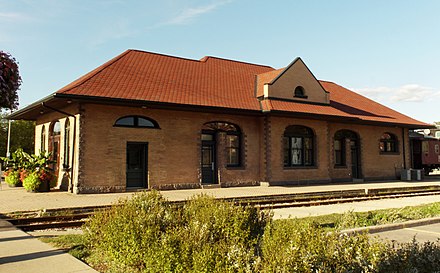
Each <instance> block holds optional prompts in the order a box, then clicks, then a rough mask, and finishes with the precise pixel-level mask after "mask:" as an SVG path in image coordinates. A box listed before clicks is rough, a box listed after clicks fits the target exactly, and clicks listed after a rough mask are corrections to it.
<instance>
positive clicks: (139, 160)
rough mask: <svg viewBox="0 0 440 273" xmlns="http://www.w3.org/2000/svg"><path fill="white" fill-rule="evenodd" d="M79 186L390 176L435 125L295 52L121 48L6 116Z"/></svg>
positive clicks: (62, 177) (66, 182)
mask: <svg viewBox="0 0 440 273" xmlns="http://www.w3.org/2000/svg"><path fill="white" fill-rule="evenodd" d="M9 118H10V119H25V120H35V121H36V131H35V151H36V153H38V152H40V151H50V152H52V153H53V155H54V159H56V160H57V164H56V168H55V169H56V170H55V171H56V173H57V174H58V184H59V187H60V188H61V189H63V190H68V191H71V192H74V193H96V192H123V191H127V190H130V189H138V188H146V189H152V188H155V189H184V188H199V187H204V186H221V187H229V186H245V185H260V184H265V185H299V184H301V185H302V184H308V185H310V184H313V183H320V184H322V183H332V182H344V181H358V182H360V181H368V180H379V179H396V178H397V177H398V176H399V175H400V171H401V170H402V169H406V168H409V167H410V166H411V154H410V144H409V143H410V142H409V137H408V136H409V130H410V129H421V128H430V127H432V126H431V125H429V124H426V123H423V122H420V121H417V120H414V119H412V118H410V117H407V116H405V115H403V114H401V113H398V112H396V111H394V110H392V109H389V108H387V107H385V106H383V105H381V104H379V103H377V102H375V101H372V100H370V99H368V98H365V97H363V96H361V95H359V94H357V93H355V92H353V91H350V90H348V89H347V88H344V87H342V86H340V85H338V84H336V83H333V82H328V81H319V80H317V79H316V78H315V76H314V75H313V74H312V72H311V71H310V70H309V69H308V67H307V66H306V64H305V63H304V62H303V61H302V60H301V59H300V58H297V59H295V60H293V61H292V62H291V63H290V64H289V65H287V66H286V67H284V68H281V69H274V68H272V67H270V66H265V65H258V64H251V63H245V62H241V61H234V60H227V59H222V58H217V57H204V58H202V59H200V60H192V59H185V58H180V57H174V56H167V55H162V54H156V53H150V52H145V51H139V50H127V51H125V52H124V53H122V54H120V55H119V56H117V57H115V58H113V59H112V60H110V61H108V62H106V63H105V64H103V65H101V66H100V67H98V68H96V69H95V70H93V71H91V72H89V73H87V74H85V75H84V76H82V77H81V78H79V79H77V80H75V81H74V82H72V83H70V84H69V85H67V86H65V87H63V88H61V89H60V90H58V91H56V92H55V93H53V94H51V95H49V96H47V97H45V98H43V99H41V100H40V101H37V102H35V103H33V104H31V105H29V106H27V107H25V108H22V109H20V110H18V111H16V112H15V113H13V114H12V115H11V116H10V117H9Z"/></svg>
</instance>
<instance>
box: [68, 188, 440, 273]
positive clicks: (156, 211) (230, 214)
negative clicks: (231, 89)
mask: <svg viewBox="0 0 440 273" xmlns="http://www.w3.org/2000/svg"><path fill="white" fill-rule="evenodd" d="M399 213H400V212H399V211H396V214H399ZM344 217H345V218H344V219H343V222H345V224H347V225H348V224H350V223H351V224H353V223H356V224H359V223H361V224H363V223H366V222H370V221H377V220H378V218H382V216H377V214H374V213H372V214H368V215H367V216H366V217H365V218H362V219H361V218H358V216H357V215H356V214H353V213H349V214H347V215H345V216H344ZM384 218H390V217H384ZM391 218H394V216H391ZM84 236H85V237H84V238H85V240H84V241H82V240H79V241H78V240H77V239H75V240H74V241H73V243H74V244H75V245H77V246H78V247H76V248H75V251H76V252H77V253H76V254H75V255H78V256H80V257H81V258H82V259H85V260H86V261H88V262H89V263H92V264H93V265H95V267H97V268H98V269H99V271H100V272H194V273H195V272H341V273H342V272H359V273H360V272H365V273H366V272H440V271H439V268H440V242H437V243H426V244H422V245H420V244H418V243H417V242H415V241H414V242H412V243H410V244H405V245H388V244H385V243H381V242H379V241H378V240H371V238H370V237H369V236H368V235H367V234H359V235H353V236H347V235H344V234H340V233H339V232H338V231H332V232H329V231H328V230H326V229H324V228H320V227H318V225H317V224H315V223H312V222H307V221H304V220H302V221H299V220H296V219H288V220H277V221H272V220H271V217H270V215H269V214H267V213H262V212H260V211H258V210H257V209H256V208H252V207H241V206H236V205H234V204H232V203H227V202H225V201H219V200H214V199H213V198H210V197H207V196H196V197H194V198H192V199H191V200H189V201H188V202H186V203H185V204H184V205H183V206H180V207H176V206H173V205H171V204H170V203H169V202H167V201H166V200H165V199H164V198H163V197H162V196H161V195H160V194H159V193H157V192H155V191H152V192H150V193H139V194H135V195H134V196H133V197H132V199H129V200H127V199H125V200H121V201H119V203H118V204H117V205H115V206H113V207H112V209H110V210H107V211H102V212H99V213H96V214H95V216H93V217H92V218H91V219H90V221H88V222H87V224H86V225H85V226H84ZM74 244H72V245H74ZM89 254H90V256H89Z"/></svg>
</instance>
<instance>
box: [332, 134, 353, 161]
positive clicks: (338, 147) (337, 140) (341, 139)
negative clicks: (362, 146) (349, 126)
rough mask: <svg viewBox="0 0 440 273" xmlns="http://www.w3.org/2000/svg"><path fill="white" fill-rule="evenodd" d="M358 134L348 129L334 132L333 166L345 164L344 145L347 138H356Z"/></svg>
mask: <svg viewBox="0 0 440 273" xmlns="http://www.w3.org/2000/svg"><path fill="white" fill-rule="evenodd" d="M357 138H358V136H357V134H356V133H355V132H353V131H350V130H339V131H337V132H336V133H335V137H334V142H333V149H334V153H335V166H347V158H346V145H347V142H346V141H347V140H357Z"/></svg>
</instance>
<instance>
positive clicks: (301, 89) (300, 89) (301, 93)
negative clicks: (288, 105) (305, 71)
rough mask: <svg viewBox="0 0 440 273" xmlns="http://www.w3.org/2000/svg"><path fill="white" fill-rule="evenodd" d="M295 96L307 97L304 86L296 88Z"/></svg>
mask: <svg viewBox="0 0 440 273" xmlns="http://www.w3.org/2000/svg"><path fill="white" fill-rule="evenodd" d="M294 97H297V98H307V96H306V93H305V91H304V87H302V86H297V87H296V88H295V92H294Z"/></svg>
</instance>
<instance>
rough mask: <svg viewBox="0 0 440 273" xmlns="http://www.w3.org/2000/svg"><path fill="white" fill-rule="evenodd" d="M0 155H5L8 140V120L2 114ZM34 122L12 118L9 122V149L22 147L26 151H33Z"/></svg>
mask: <svg viewBox="0 0 440 273" xmlns="http://www.w3.org/2000/svg"><path fill="white" fill-rule="evenodd" d="M0 118H1V120H0V156H5V155H6V145H7V141H8V120H6V119H4V114H1V115H0ZM34 139H35V122H33V121H26V120H14V121H12V122H11V142H10V147H9V150H10V151H11V152H12V151H15V150H17V149H19V148H22V149H23V150H24V151H25V152H27V153H33V152H34Z"/></svg>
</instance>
